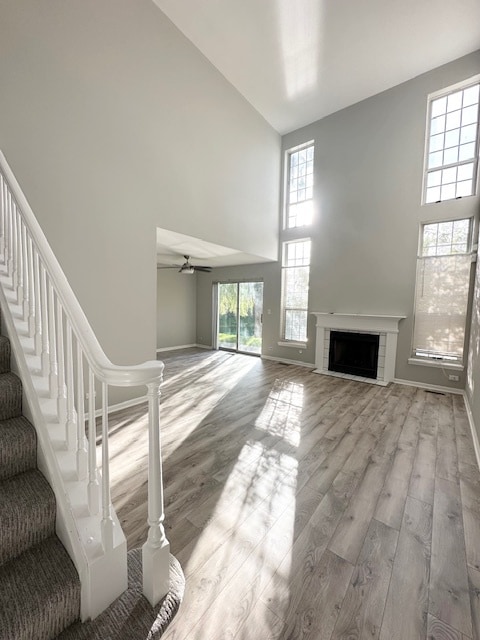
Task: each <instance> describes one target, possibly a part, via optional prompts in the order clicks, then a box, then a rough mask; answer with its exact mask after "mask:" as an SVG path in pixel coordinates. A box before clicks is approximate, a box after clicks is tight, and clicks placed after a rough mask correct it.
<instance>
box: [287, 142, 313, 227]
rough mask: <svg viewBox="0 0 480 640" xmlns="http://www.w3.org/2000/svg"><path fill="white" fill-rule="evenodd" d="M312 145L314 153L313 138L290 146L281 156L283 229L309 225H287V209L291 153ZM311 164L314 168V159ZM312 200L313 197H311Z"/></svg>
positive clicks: (288, 204)
mask: <svg viewBox="0 0 480 640" xmlns="http://www.w3.org/2000/svg"><path fill="white" fill-rule="evenodd" d="M311 146H313V147H314V153H315V140H314V139H313V140H308V142H302V144H298V145H297V146H295V147H290V149H287V150H286V151H285V155H284V158H283V167H284V180H283V222H282V228H283V230H284V231H295V229H305V228H307V227H310V226H311V225H298V226H295V227H289V226H288V209H289V206H290V203H289V191H290V156H291V155H292V153H296V152H297V151H301V150H302V149H307V148H308V147H311ZM313 166H314V170H315V159H314V161H313ZM312 200H313V198H312Z"/></svg>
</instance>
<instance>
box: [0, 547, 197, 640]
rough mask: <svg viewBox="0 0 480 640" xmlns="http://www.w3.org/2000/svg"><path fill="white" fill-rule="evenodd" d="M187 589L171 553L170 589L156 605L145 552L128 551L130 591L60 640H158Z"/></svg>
mask: <svg viewBox="0 0 480 640" xmlns="http://www.w3.org/2000/svg"><path fill="white" fill-rule="evenodd" d="M184 589H185V578H184V576H183V572H182V569H181V567H180V565H179V563H178V561H177V559H176V558H174V557H173V556H170V591H169V592H168V593H167V595H166V596H165V598H163V600H161V601H160V602H159V603H158V604H157V606H156V607H153V608H152V607H151V606H150V603H149V602H148V600H147V599H146V598H145V597H144V596H143V594H142V552H141V550H140V549H134V550H133V551H130V552H129V553H128V589H127V591H125V592H124V593H123V594H122V595H121V596H120V597H119V598H118V599H117V600H115V602H113V603H112V604H111V605H110V606H109V607H108V609H106V610H105V611H104V612H103V613H101V614H100V615H99V616H98V617H97V618H95V620H91V621H89V622H86V623H84V624H82V623H80V622H77V623H75V624H73V625H72V626H70V627H69V628H68V629H66V630H65V631H64V632H63V633H61V634H60V635H59V636H58V638H57V639H56V640H110V639H112V640H147V639H148V640H158V639H159V638H161V637H162V635H163V634H164V632H165V630H166V628H167V627H168V625H169V624H170V622H171V621H172V620H173V618H174V617H175V614H176V613H177V611H178V608H179V606H180V603H181V601H182V598H183V592H184ZM2 640H3V639H2Z"/></svg>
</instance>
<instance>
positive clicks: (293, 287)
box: [282, 240, 311, 342]
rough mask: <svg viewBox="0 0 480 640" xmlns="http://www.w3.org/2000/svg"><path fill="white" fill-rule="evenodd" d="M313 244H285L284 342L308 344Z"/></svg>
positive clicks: (283, 272) (306, 242) (297, 241)
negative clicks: (306, 342) (309, 282)
mask: <svg viewBox="0 0 480 640" xmlns="http://www.w3.org/2000/svg"><path fill="white" fill-rule="evenodd" d="M310 244H311V242H310V240H295V241H293V242H284V244H283V262H282V288H283V295H282V327H283V337H284V339H285V340H292V341H295V342H305V341H306V340H307V316H308V280H309V276H310Z"/></svg>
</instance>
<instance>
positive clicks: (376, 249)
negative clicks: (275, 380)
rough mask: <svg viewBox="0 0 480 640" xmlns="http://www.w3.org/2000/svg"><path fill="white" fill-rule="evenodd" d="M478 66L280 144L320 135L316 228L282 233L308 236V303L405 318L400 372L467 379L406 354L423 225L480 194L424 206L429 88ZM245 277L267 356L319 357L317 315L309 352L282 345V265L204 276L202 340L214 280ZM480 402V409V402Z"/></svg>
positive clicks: (471, 209)
mask: <svg viewBox="0 0 480 640" xmlns="http://www.w3.org/2000/svg"><path fill="white" fill-rule="evenodd" d="M479 70H480V52H476V53H475V54H472V55H470V56H467V57H465V58H462V59H460V60H457V61H454V62H452V63H450V64H448V65H445V66H444V67H441V68H439V69H436V70H434V71H432V72H430V73H427V74H425V75H422V76H419V77H418V78H415V79H413V80H411V81H409V82H406V83H404V84H402V85H399V86H398V87H395V88H393V89H391V90H389V91H386V92H384V93H381V94H379V95H377V96H374V97H372V98H370V99H368V100H364V101H362V102H360V103H358V104H356V105H353V106H351V107H349V108H347V109H344V110H342V111H340V112H337V113H335V114H333V115H331V116H329V117H327V118H324V119H323V120H320V121H318V122H315V123H313V124H311V125H309V126H308V127H305V128H303V129H300V130H298V131H295V132H293V133H290V134H288V135H286V136H284V138H283V149H284V150H287V149H289V148H291V147H293V146H295V145H298V144H301V143H303V142H306V141H308V140H311V139H314V140H315V154H316V155H315V189H316V198H317V203H318V211H317V216H316V221H315V224H314V225H313V228H312V229H311V233H310V234H308V233H305V231H304V230H299V231H293V232H282V234H281V239H283V240H287V239H290V238H295V237H304V236H306V235H310V236H311V237H312V242H313V249H312V266H311V279H310V301H309V308H310V310H311V311H338V312H346V313H357V312H358V313H378V314H392V315H405V316H407V319H406V320H403V321H402V322H401V324H400V335H399V342H398V354H397V367H396V377H397V378H400V379H405V380H409V381H413V382H421V383H427V384H435V385H441V386H451V387H457V388H464V386H465V378H466V375H465V374H461V376H460V381H459V382H458V383H455V382H451V381H449V380H448V379H447V377H446V375H445V374H444V373H443V371H442V370H439V369H434V368H432V367H423V366H415V365H409V364H408V363H407V360H408V357H409V356H410V351H411V339H412V320H413V300H414V288H415V270H416V255H417V245H418V234H419V227H420V223H421V222H425V221H431V220H437V219H439V220H440V219H449V218H452V217H462V216H471V215H476V214H477V213H478V210H479V202H480V198H479V197H478V196H476V197H470V198H464V199H462V200H458V201H457V200H454V201H450V202H443V203H440V204H433V205H428V206H422V205H421V204H420V202H421V191H422V174H423V153H424V143H425V122H426V105H427V96H428V94H429V93H431V92H433V91H436V90H439V89H442V88H445V87H447V86H449V85H452V84H455V83H456V82H460V81H461V80H464V79H466V78H468V77H470V76H472V75H475V74H476V73H478V71H479ZM248 277H252V278H253V277H260V278H263V279H264V281H265V288H264V295H265V309H268V308H270V309H271V311H272V313H271V315H270V316H268V315H264V319H265V322H264V327H263V329H264V351H263V352H264V354H266V355H272V356H275V357H279V358H285V359H292V360H297V361H303V362H306V363H313V362H314V359H315V354H314V351H315V349H314V347H315V326H314V325H315V323H314V318H313V316H312V317H311V318H310V320H309V328H308V347H307V349H306V350H302V351H303V353H300V352H299V351H300V350H299V349H296V348H286V347H279V346H278V340H279V337H280V333H279V332H280V316H279V308H280V265H279V263H277V264H268V265H265V264H260V265H254V266H249V267H237V268H229V269H223V270H214V273H213V274H211V275H210V276H203V275H202V276H201V277H199V279H198V295H197V321H198V322H197V339H198V336H199V335H202V336H204V335H205V334H206V333H208V334H209V335H210V334H211V324H212V319H211V283H212V280H215V279H217V280H221V279H236V278H238V279H245V278H248ZM478 331H479V330H477V334H476V335H477V336H478ZM477 344H478V342H477ZM476 353H478V346H477V347H476ZM477 360H478V358H477ZM477 360H476V365H475V371H476V376H477V379H478V375H479V369H480V364H479V363H478V361H477ZM455 373H456V372H455ZM477 384H478V385H480V381H479V382H478V383H477ZM477 395H478V394H477ZM476 403H477V404H476V406H477V405H478V407H477V409H476V411H477V412H478V411H480V401H478V400H477V401H476Z"/></svg>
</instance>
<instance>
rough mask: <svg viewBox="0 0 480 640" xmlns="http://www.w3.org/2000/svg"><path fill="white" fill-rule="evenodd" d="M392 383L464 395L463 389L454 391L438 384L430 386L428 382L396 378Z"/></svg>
mask: <svg viewBox="0 0 480 640" xmlns="http://www.w3.org/2000/svg"><path fill="white" fill-rule="evenodd" d="M392 382H395V383H396V384H405V385H407V386H408V387H418V388H419V389H426V390H427V391H437V392H438V393H456V394H457V395H460V396H461V395H463V393H464V391H463V389H452V388H451V387H441V386H440V385H438V384H428V383H426V382H413V381H412V380H401V379H400V378H394V379H393V380H392Z"/></svg>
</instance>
